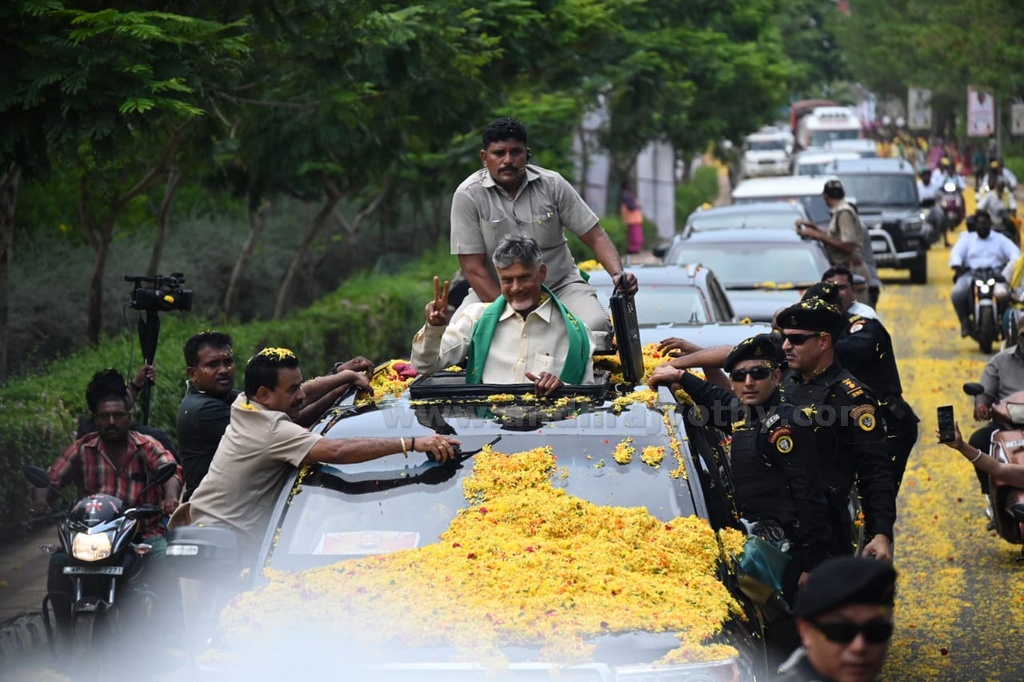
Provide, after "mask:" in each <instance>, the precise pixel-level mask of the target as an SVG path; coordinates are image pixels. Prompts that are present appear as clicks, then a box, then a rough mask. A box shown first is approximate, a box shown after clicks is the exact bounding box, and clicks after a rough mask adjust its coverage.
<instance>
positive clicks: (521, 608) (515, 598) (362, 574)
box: [221, 446, 744, 668]
mask: <svg viewBox="0 0 1024 682" xmlns="http://www.w3.org/2000/svg"><path fill="white" fill-rule="evenodd" d="M645 454H646V453H645ZM633 466H636V464H634V465H633ZM556 476H557V477H558V478H559V480H561V479H563V478H565V477H567V476H568V472H566V471H565V470H559V468H558V466H557V462H556V459H555V456H554V454H553V453H552V451H551V449H550V448H548V447H546V446H545V447H540V448H536V449H534V450H530V451H527V452H522V453H518V454H515V455H505V454H501V453H498V452H494V451H493V450H491V449H489V448H486V449H485V450H484V451H483V452H481V453H480V454H478V455H476V460H475V465H474V468H473V472H472V475H471V476H469V477H468V478H467V479H465V480H464V482H463V486H464V492H465V496H466V498H467V500H468V501H469V504H468V506H467V507H466V508H464V509H461V510H460V511H459V512H458V515H457V516H456V518H455V519H454V520H453V521H452V523H451V525H450V527H449V528H448V530H446V531H445V532H444V533H443V534H442V535H441V538H440V540H439V541H438V542H436V543H433V544H427V545H425V546H422V547H418V548H416V549H407V550H400V551H397V552H393V553H390V554H383V555H376V556H372V557H367V558H363V559H353V560H349V561H343V562H339V563H336V564H333V565H331V566H327V567H324V568H320V569H315V570H309V571H305V572H302V573H297V574H295V573H281V572H275V571H268V577H269V578H270V580H271V582H270V584H269V585H267V586H265V587H263V588H260V589H259V590H255V591H253V592H250V593H246V594H244V595H241V596H240V597H239V598H238V599H236V600H235V601H234V602H233V603H232V604H231V605H230V606H229V607H228V608H227V609H226V610H225V611H224V613H223V614H222V616H221V624H222V626H223V627H224V628H225V630H226V632H227V635H228V637H229V638H230V639H237V640H238V641H239V642H243V643H244V642H249V643H251V642H253V641H254V640H255V639H259V638H261V637H271V638H274V637H276V636H277V634H278V633H282V632H294V631H296V630H302V631H306V630H312V631H315V632H332V631H338V632H339V633H340V634H341V635H342V636H344V637H345V638H346V639H347V640H349V641H350V642H355V643H356V645H357V646H359V647H360V649H361V650H362V651H367V652H372V651H374V650H375V648H376V647H381V650H382V651H383V650H384V649H385V648H386V647H388V646H436V645H451V646H454V647H455V649H456V650H457V652H458V658H459V659H460V660H467V661H469V660H472V661H477V662H484V663H485V664H488V665H489V666H491V667H494V668H498V667H500V666H502V665H503V664H504V662H505V659H504V657H503V655H502V654H501V650H500V647H502V646H505V645H531V644H539V645H541V647H542V648H541V654H540V656H541V658H542V659H543V660H545V661H550V662H558V663H566V664H568V663H576V662H583V661H587V660H589V658H590V656H591V654H592V651H591V647H589V646H588V645H587V644H586V643H585V642H586V640H587V639H589V638H592V637H595V636H598V635H602V634H611V633H622V632H629V631H635V630H643V631H655V632H674V633H676V636H677V637H678V639H679V642H680V645H679V647H678V649H675V650H673V651H672V652H670V653H669V654H668V655H667V656H666V657H665V658H664V659H662V660H663V662H668V661H673V662H683V661H702V660H715V659H719V658H722V657H725V656H730V655H735V650H734V649H732V647H729V646H727V645H723V644H716V643H713V642H709V640H710V639H711V638H713V637H714V636H715V635H716V634H718V633H719V632H720V631H721V629H722V626H723V623H724V622H725V621H726V620H727V619H729V618H731V617H738V616H740V614H741V608H740V605H739V604H738V603H737V601H736V600H735V599H734V598H733V596H732V595H731V594H730V593H729V592H728V590H727V589H726V587H725V586H724V585H723V584H722V583H721V582H720V581H719V580H718V579H717V578H716V569H717V567H718V566H719V562H720V561H722V560H727V558H728V557H731V556H734V555H737V554H738V553H739V552H740V551H742V546H743V542H744V537H743V535H742V534H740V533H738V532H736V531H733V530H724V531H720V532H719V533H718V534H717V535H716V533H715V531H714V530H713V529H712V528H711V527H710V526H709V525H708V524H707V522H706V521H705V520H703V519H700V518H697V517H694V516H690V517H685V518H676V519H673V520H672V521H670V522H668V523H665V522H664V521H660V520H658V519H657V518H655V517H653V516H652V515H651V514H649V513H648V512H647V510H646V509H644V508H642V507H637V508H625V507H609V506H599V505H595V504H592V503H590V502H587V501H586V500H583V499H580V498H577V497H573V496H571V495H569V494H568V493H567V492H566V491H565V490H564V489H562V488H560V487H556V486H555V485H554V484H553V479H554V478H555V477H556Z"/></svg>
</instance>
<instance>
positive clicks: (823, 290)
mask: <svg viewBox="0 0 1024 682" xmlns="http://www.w3.org/2000/svg"><path fill="white" fill-rule="evenodd" d="M809 298H820V299H821V300H823V301H825V303H831V304H832V305H834V306H835V307H837V308H839V309H840V310H842V307H843V299H842V298H841V297H840V296H839V287H838V286H836V285H835V284H834V283H832V282H818V283H817V284H812V285H811V286H809V287H807V289H805V290H804V295H803V296H801V297H800V300H801V301H806V300H807V299H809Z"/></svg>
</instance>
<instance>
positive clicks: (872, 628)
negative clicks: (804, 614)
mask: <svg viewBox="0 0 1024 682" xmlns="http://www.w3.org/2000/svg"><path fill="white" fill-rule="evenodd" d="M807 622H809V623H810V624H811V625H813V626H814V628H815V629H816V630H818V632H820V633H821V634H823V635H825V639H827V640H828V641H830V642H835V643H836V644H849V643H850V642H852V641H853V640H854V639H856V638H857V635H861V634H862V635H864V639H865V640H867V641H868V642H870V643H871V644H882V643H883V642H888V641H889V638H890V637H892V621H889V620H886V619H885V618H873V619H871V620H869V621H868V622H866V623H846V622H840V623H819V622H817V621H814V620H809V621H807Z"/></svg>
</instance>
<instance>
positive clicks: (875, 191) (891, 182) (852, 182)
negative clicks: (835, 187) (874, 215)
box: [839, 173, 918, 206]
mask: <svg viewBox="0 0 1024 682" xmlns="http://www.w3.org/2000/svg"><path fill="white" fill-rule="evenodd" d="M839 179H840V180H842V181H843V187H844V188H845V189H846V194H847V196H851V197H855V198H856V199H857V203H858V204H878V205H886V206H917V204H918V199H917V183H916V182H915V180H914V178H913V176H911V175H897V174H894V173H886V174H867V173H865V174H858V175H846V174H841V175H840V176H839Z"/></svg>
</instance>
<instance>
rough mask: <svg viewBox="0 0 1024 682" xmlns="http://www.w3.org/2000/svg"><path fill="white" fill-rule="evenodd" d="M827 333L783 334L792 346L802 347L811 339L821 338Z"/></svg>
mask: <svg viewBox="0 0 1024 682" xmlns="http://www.w3.org/2000/svg"><path fill="white" fill-rule="evenodd" d="M824 334H825V332H817V333H815V334H783V335H782V338H784V339H785V340H786V341H789V344H790V345H791V346H802V345H804V344H805V343H807V342H808V341H810V340H811V339H816V338H818V337H819V336H824Z"/></svg>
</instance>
